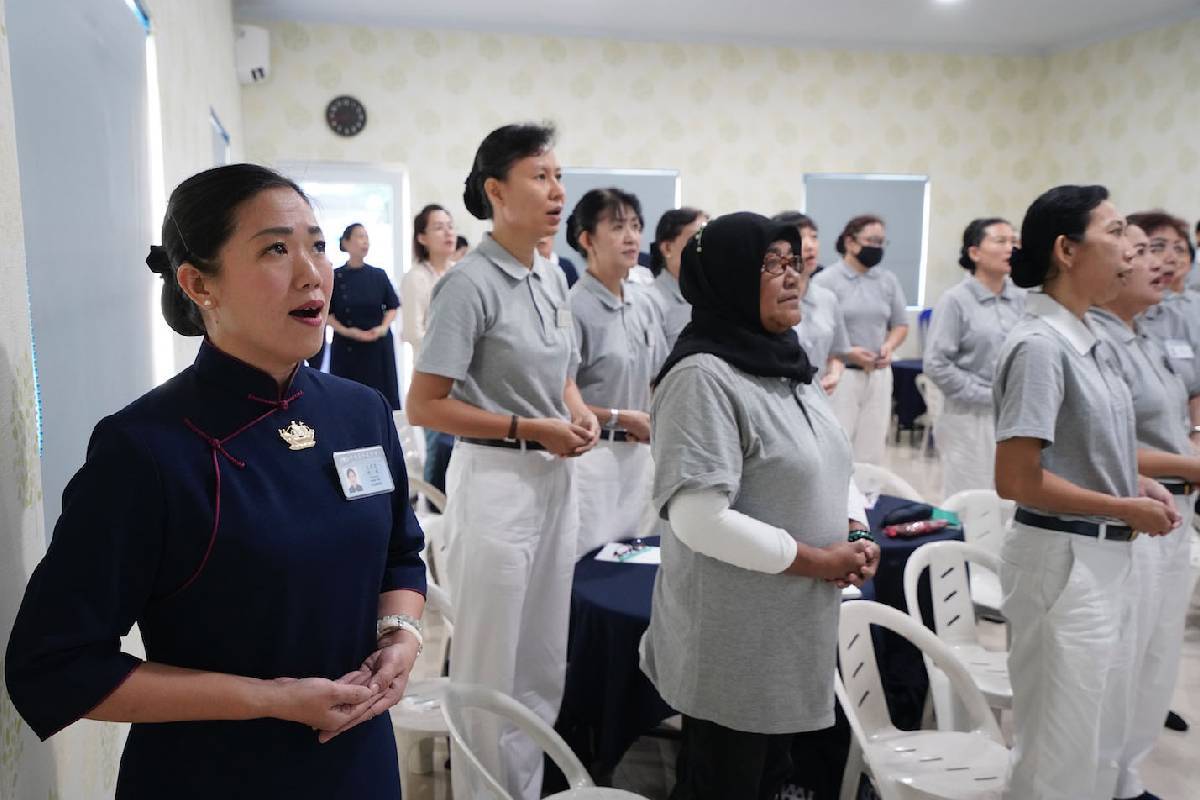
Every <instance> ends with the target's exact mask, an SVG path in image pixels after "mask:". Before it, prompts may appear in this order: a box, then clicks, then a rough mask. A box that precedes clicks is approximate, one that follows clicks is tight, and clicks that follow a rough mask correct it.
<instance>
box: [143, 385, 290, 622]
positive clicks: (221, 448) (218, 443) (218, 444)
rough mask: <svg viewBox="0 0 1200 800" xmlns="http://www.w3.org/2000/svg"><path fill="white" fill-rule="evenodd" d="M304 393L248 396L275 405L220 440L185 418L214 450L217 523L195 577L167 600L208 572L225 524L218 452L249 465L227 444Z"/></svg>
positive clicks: (240, 465)
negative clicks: (226, 446) (272, 396)
mask: <svg viewBox="0 0 1200 800" xmlns="http://www.w3.org/2000/svg"><path fill="white" fill-rule="evenodd" d="M303 394H304V392H301V391H298V392H295V393H294V394H292V395H291V396H290V397H285V398H281V399H279V400H266V399H264V398H262V397H256V396H254V395H248V397H249V399H250V400H254V401H257V402H259V403H265V404H266V405H269V406H271V408H270V409H269V410H268V411H264V412H263V413H262V414H259V415H258V416H257V417H255V418H254V419H252V420H250V421H249V422H247V423H246V424H245V425H243V426H242V427H240V428H238V429H237V430H235V431H234V432H233V433H231V434H229V435H228V436H225V437H223V438H221V439H218V438H217V437H215V436H210V435H209V434H207V433H205V432H204V431H203V430H201V429H200V427H199V426H198V425H196V423H194V422H192V421H191V420H190V419H188V418H187V417H184V418H183V424H184V425H186V426H187V427H188V428H189V429H191V431H192V432H193V433H195V434H196V435H197V436H199V437H200V438H201V439H203V440H204V441H205V443H206V444H208V446H209V448H210V449H211V452H212V462H213V475H214V488H213V493H214V498H213V525H212V532H211V533H210V534H209V536H208V547H207V548H205V550H204V558H202V559H201V560H200V565H199V566H198V567H196V570H195V572H193V573H192V574H191V577H189V578H188V579H187V580H186V581H184V582H183V585H182V586H180V587H179V588H178V589H176V590H175V591H173V592H171V593H170V594H169V595H167V596H166V597H164V598H163V600H164V601H165V600H170V599H171V598H172V597H174V596H175V595H177V594H179V593H180V592H182V591H183V590H184V589H186V588H188V587H189V586H191V585H192V584H193V583H195V581H196V579H197V578H199V577H200V573H201V572H203V571H204V567H205V566H206V565H207V564H208V558H209V556H211V555H212V551H213V547H214V546H216V543H217V529H218V528H219V527H220V525H221V459H220V458H218V457H217V456H218V455H222V456H224V457H225V458H226V459H227V460H228V461H229V463H230V464H233V465H234V466H235V467H237V468H238V469H245V468H246V462H245V461H242V460H241V459H239V458H236V457H235V456H234V455H233V454H232V453H230V452H229V451H228V450H226V449H225V443H226V442H228V441H230V440H232V439H234V438H235V437H237V436H240V435H241V434H243V433H245V432H246V431H247V430H249V429H250V428H253V427H254V426H255V425H257V424H258V423H260V422H262V421H263V420H264V419H266V418H267V417H269V416H271V415H272V414H274V413H275V412H276V411H286V410H287V408H288V405H289V404H290V403H293V402H295V401H296V400H297V399H298V398H300V397H301V396H303Z"/></svg>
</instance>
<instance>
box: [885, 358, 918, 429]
mask: <svg viewBox="0 0 1200 800" xmlns="http://www.w3.org/2000/svg"><path fill="white" fill-rule="evenodd" d="M924 371H925V362H924V361H922V360H921V359H919V358H905V359H901V360H900V361H893V362H892V399H893V400H894V401H895V403H896V420H897V424H896V432H897V433H899V432H900V431H903V430H912V429H913V423H914V422H915V421H916V419H917V417H919V416H921V415H922V414H924V413H925V400H924V399H923V398H922V397H921V393H920V392H919V391H917V376H918V375H920V374H921V373H922V372H924Z"/></svg>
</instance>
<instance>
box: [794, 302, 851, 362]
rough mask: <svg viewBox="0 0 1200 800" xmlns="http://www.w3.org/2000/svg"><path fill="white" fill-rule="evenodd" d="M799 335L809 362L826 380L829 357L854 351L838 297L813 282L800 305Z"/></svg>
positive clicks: (797, 328)
mask: <svg viewBox="0 0 1200 800" xmlns="http://www.w3.org/2000/svg"><path fill="white" fill-rule="evenodd" d="M796 335H797V336H799V337H800V346H801V347H803V348H804V352H805V353H807V354H808V360H809V362H810V363H811V364H812V365H813V366H814V367H817V377H818V378H823V377H825V373H826V372H828V371H829V369H828V367H827V365H826V362H828V361H829V357H830V356H840V355H842V354H843V353H845V352H846V351H847V350H849V349H850V338H849V336H848V335H847V333H846V320H845V318H844V317H843V316H842V309H841V307H840V306H839V305H838V299H837V295H835V294H834V293H833V292H831V291H829V290H828V289H825V288H823V287H820V286H813V285H812V283H811V282H809V285H808V291H807V292H805V293H804V298H803V299H802V300H801V301H800V324H799V325H797V326H796Z"/></svg>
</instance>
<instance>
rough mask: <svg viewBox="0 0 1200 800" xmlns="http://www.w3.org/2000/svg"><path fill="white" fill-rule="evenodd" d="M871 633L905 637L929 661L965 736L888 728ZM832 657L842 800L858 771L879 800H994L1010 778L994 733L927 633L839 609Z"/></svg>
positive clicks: (872, 613)
mask: <svg viewBox="0 0 1200 800" xmlns="http://www.w3.org/2000/svg"><path fill="white" fill-rule="evenodd" d="M871 625H880V626H882V627H884V628H887V629H888V630H891V631H893V632H895V633H897V634H899V635H901V636H903V637H904V638H905V639H907V640H908V641H910V642H912V643H913V644H914V645H916V647H917V648H918V649H920V650H921V652H922V653H924V654H925V655H926V657H928V658H930V659H932V660H933V663H934V664H935V665H936V666H937V667H938V669H940V670H941V671H942V672H944V673H945V674H946V677H947V678H948V680H949V682H950V685H951V686H952V687H953V688H954V690H955V692H957V694H958V696H959V699H960V700H961V701H962V703H963V706H964V708H965V709H966V713H967V720H968V722H969V725H970V730H968V731H965V732H959V731H927V730H920V731H902V730H898V729H897V728H896V727H895V725H893V724H892V720H891V717H890V716H889V714H888V709H887V701H886V699H885V698H884V695H883V686H882V684H881V683H880V680H879V667H878V665H877V663H876V661H875V646H874V644H873V642H872V639H871ZM838 655H839V660H840V662H841V676H842V679H836V678H835V683H834V690H835V691H836V693H837V697H838V700H839V701H840V702H841V704H842V709H843V710H844V711H845V713H846V718H847V719H848V720H849V722H850V730H851V731H852V733H853V737H852V740H851V751H852V752H851V758H850V760H849V762H848V763H847V768H846V775H845V777H844V779H843V781H842V792H841V797H842V800H850V799H851V798H853V797H855V796H856V795H855V793H856V792H857V789H858V781H859V772H860V770H861V769H864V768H865V770H866V771H867V772H868V773H869V774H870V775H871V777H872V779H873V781H874V783H875V788H876V789H877V790H878V792H879V796H880V797H881V798H882V800H914V798H924V799H926V800H930V799H932V798H940V799H941V800H995V799H998V798H999V797H1000V794H1001V791H1002V790H1003V788H1004V781H1005V776H1006V774H1007V771H1008V749H1007V748H1006V747H1005V746H1004V740H1003V739H1002V738H1001V736H1000V726H999V725H997V724H996V719H995V717H993V716H992V712H991V710H990V709H989V708H988V705H987V701H985V700H984V698H983V695H982V694H980V693H979V690H978V689H977V688H975V684H974V682H973V681H972V680H971V676H970V674H969V673H968V672H967V670H966V668H965V667H964V666H963V665H962V663H961V662H960V661H959V660H958V658H957V657H956V656H955V655H954V653H953V652H952V651H951V650H950V648H949V647H947V646H946V645H945V644H943V643H942V642H941V641H940V640H939V639H938V638H937V636H935V635H934V634H933V632H932V631H930V630H929V629H927V628H926V627H925V626H924V625H920V624H918V623H917V622H916V621H914V620H913V619H912V618H911V617H909V616H908V615H907V614H904V613H902V612H900V611H898V610H897V609H894V608H890V607H888V606H885V605H882V604H880V603H874V602H871V601H868V600H855V601H852V602H849V603H843V604H842V610H841V623H840V624H839V626H838ZM843 679H844V681H845V682H844V683H843ZM856 747H857V748H858V750H857V751H855V748H856Z"/></svg>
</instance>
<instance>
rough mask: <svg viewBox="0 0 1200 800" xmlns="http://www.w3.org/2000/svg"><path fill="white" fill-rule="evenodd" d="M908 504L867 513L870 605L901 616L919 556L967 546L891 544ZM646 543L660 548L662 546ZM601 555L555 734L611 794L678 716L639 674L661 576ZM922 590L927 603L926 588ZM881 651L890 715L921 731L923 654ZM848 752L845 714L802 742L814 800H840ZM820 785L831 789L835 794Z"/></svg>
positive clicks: (586, 565) (592, 570)
mask: <svg viewBox="0 0 1200 800" xmlns="http://www.w3.org/2000/svg"><path fill="white" fill-rule="evenodd" d="M907 502H908V501H906V500H901V499H900V498H896V497H890V496H887V495H884V496H882V497H880V498H878V500H877V501H876V503H875V507H874V508H873V509H870V510H868V512H867V515H868V518H869V521H870V523H871V528H872V530H874V531H875V532H876V534H877V536H876V538H877V539H878V540H879V544H880V565H879V573H878V574H877V575H876V577H875V579H874V580H871V581H868V582H867V584H866V585H865V586H863V590H862V591H863V598H864V599H867V600H878V601H879V602H881V603H886V604H887V605H890V606H894V607H896V608H899V609H901V610H904V609H905V607H906V606H905V603H904V565H905V563H906V562H907V561H908V557H909V556H910V555H911V554H912V552H913V551H914V550H915V549H916V548H917V547H919V546H920V545H922V544H925V543H927V542H932V541H943V540H946V539H960V540H961V539H962V532H961V531H960V530H957V529H948V530H945V531H941V532H938V533H935V534H930V535H927V536H920V537H916V538H914V539H888V538H887V537H886V536H884V535H883V534H882V520H883V518H884V517H885V516H887V514H888V513H890V512H891V511H893V510H895V509H896V508H899V507H900V506H903V505H905V504H907ZM646 542H647V543H648V544H654V545H657V544H658V537H651V538H649V539H647V540H646ZM595 553H596V551H593V552H591V553H589V554H587V555H586V556H584V557H583V558H582V559H581V560H580V561H579V563H578V564H577V565H576V566H575V583H574V586H573V587H572V590H571V632H570V638H569V640H568V645H567V674H566V686H565V690H564V694H563V702H562V707H561V709H560V711H559V716H558V721H557V722H556V724H555V729H556V730H557V731H558V733H559V734H560V735H561V736H562V737H563V738H564V739H565V740H566V742H567V744H569V745H570V746H571V748H572V750H574V751H575V754H576V755H577V756H579V759H580V760H581V761H582V762H583V763H584V765H585V766H586V767H587V768H588V769H589V771H590V772H591V773H592V776H593V777H594V778H595V779H596V780H597V782H598V783H602V784H603V783H608V782H609V780H610V779H611V776H612V771H613V770H614V769H615V767H616V766H617V764H618V763H619V762H620V761H621V758H622V757H623V756H624V755H625V751H626V750H628V749H629V746H630V745H632V744H633V742H634V741H635V740H637V738H638V737H639V736H642V735H643V734H645V733H647V732H648V731H650V730H652V729H653V728H654V727H655V726H657V725H658V724H659V723H661V722H662V721H663V720H665V719H666V718H667V717H669V716H672V715H673V714H675V713H676V712H675V711H674V710H673V709H672V708H671V707H670V706H668V705H667V704H666V703H665V702H664V701H663V699H662V698H661V697H660V696H659V694H658V691H657V690H656V689H655V688H654V686H653V684H651V683H650V681H649V679H648V678H647V677H646V676H645V675H644V674H643V673H642V671H641V669H640V667H639V666H638V643H639V642H640V641H641V638H642V634H643V633H645V632H646V628H647V627H648V625H649V624H650V606H651V596H652V594H653V590H654V576H655V573H656V572H657V571H658V568H657V567H655V566H650V565H644V564H623V563H613V562H606V561H597V560H596V559H595V558H594V556H595ZM923 588H924V596H925V597H926V598H927V597H928V581H927V580H926V581H923ZM923 605H924V604H923ZM927 618H931V617H929V616H928V615H927ZM876 643H877V644H876V646H877V648H878V649H879V652H878V660H879V663H880V672H881V673H882V674H883V681H884V689H885V691H886V693H887V694H888V701H889V707H890V708H892V710H893V713H894V714H898V716H897V717H896V721H897V722H898V723H909V721H910V720H911V719H913V718H914V715H915V720H916V721H917V722H918V723H919V721H920V717H921V711H922V709H923V707H924V698H925V691H926V689H927V687H928V678H927V677H926V675H925V667H924V663H923V662H922V661H921V657H920V654H919V653H917V652H916V650H915V648H913V647H912V646H911V645H908V644H907V642H904V641H903V640H901V641H893V640H892V638H890V637H887V636H877V637H876ZM906 648H907V649H906ZM848 742H849V728H848V727H847V726H846V724H845V719H844V717H843V716H842V715H841V713H840V709H839V712H838V725H836V726H835V727H834V728H830V729H827V730H825V731H814V732H812V733H808V734H802V735H801V736H799V737H798V738H797V742H796V746H795V747H794V748H793V761H794V762H795V765H796V770H795V774H796V775H797V776H803V778H804V780H805V781H806V782H807V783H809V784H810V787H811V788H812V789H813V790H814V792H815V793H814V794H813V795H812V796H813V797H814V798H818V800H821V799H822V798H825V797H827V796H828V797H831V798H832V797H836V796H837V787H838V786H840V783H841V776H842V771H843V765H844V764H845V759H846V751H847V747H848ZM797 779H799V778H797ZM813 784H818V785H820V786H828V787H831V789H830V790H828V791H826V790H823V789H820V788H817V786H816V785H813ZM830 791H831V792H832V794H830Z"/></svg>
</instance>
